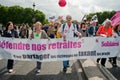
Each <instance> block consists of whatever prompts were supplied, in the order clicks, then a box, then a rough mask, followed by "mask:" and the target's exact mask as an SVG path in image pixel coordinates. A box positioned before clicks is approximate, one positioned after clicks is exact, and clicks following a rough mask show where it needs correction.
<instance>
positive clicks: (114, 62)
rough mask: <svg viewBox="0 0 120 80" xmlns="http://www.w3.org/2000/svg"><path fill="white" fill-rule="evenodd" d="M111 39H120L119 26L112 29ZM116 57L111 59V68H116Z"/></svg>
mask: <svg viewBox="0 0 120 80" xmlns="http://www.w3.org/2000/svg"><path fill="white" fill-rule="evenodd" d="M113 30H114V32H113V37H115V38H116V37H120V24H117V25H115V26H114V27H113ZM116 59H117V56H116V57H112V58H111V63H112V66H113V67H117V62H116Z"/></svg>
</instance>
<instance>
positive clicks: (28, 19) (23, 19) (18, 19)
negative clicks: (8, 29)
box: [0, 5, 48, 25]
mask: <svg viewBox="0 0 120 80" xmlns="http://www.w3.org/2000/svg"><path fill="white" fill-rule="evenodd" d="M33 18H34V19H33ZM8 21H12V22H13V23H14V24H22V23H29V24H32V23H34V22H35V21H40V22H41V23H43V24H44V23H47V22H48V21H47V20H46V17H45V14H44V13H43V12H41V11H38V10H36V11H34V10H33V9H32V8H22V7H20V6H11V7H6V6H2V5H0V23H3V24H4V25H5V24H6V23H7V22H8Z"/></svg>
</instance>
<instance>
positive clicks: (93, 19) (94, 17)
mask: <svg viewBox="0 0 120 80" xmlns="http://www.w3.org/2000/svg"><path fill="white" fill-rule="evenodd" d="M92 22H98V17H97V15H94V16H93V17H92V18H91V21H90V23H92Z"/></svg>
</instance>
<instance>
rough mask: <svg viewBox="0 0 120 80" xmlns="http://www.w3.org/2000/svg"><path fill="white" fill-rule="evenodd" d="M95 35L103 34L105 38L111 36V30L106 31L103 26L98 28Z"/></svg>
mask: <svg viewBox="0 0 120 80" xmlns="http://www.w3.org/2000/svg"><path fill="white" fill-rule="evenodd" d="M97 34H104V35H106V36H112V28H111V27H109V28H108V29H107V30H106V29H105V27H104V26H101V27H99V29H98V31H97Z"/></svg>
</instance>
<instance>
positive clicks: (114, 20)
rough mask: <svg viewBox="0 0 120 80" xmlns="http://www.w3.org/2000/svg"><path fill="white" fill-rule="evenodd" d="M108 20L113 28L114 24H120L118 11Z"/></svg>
mask: <svg viewBox="0 0 120 80" xmlns="http://www.w3.org/2000/svg"><path fill="white" fill-rule="evenodd" d="M110 20H111V23H112V25H113V26H114V25H116V24H120V11H118V12H116V14H115V15H113V17H112V18H111V19H110Z"/></svg>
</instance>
